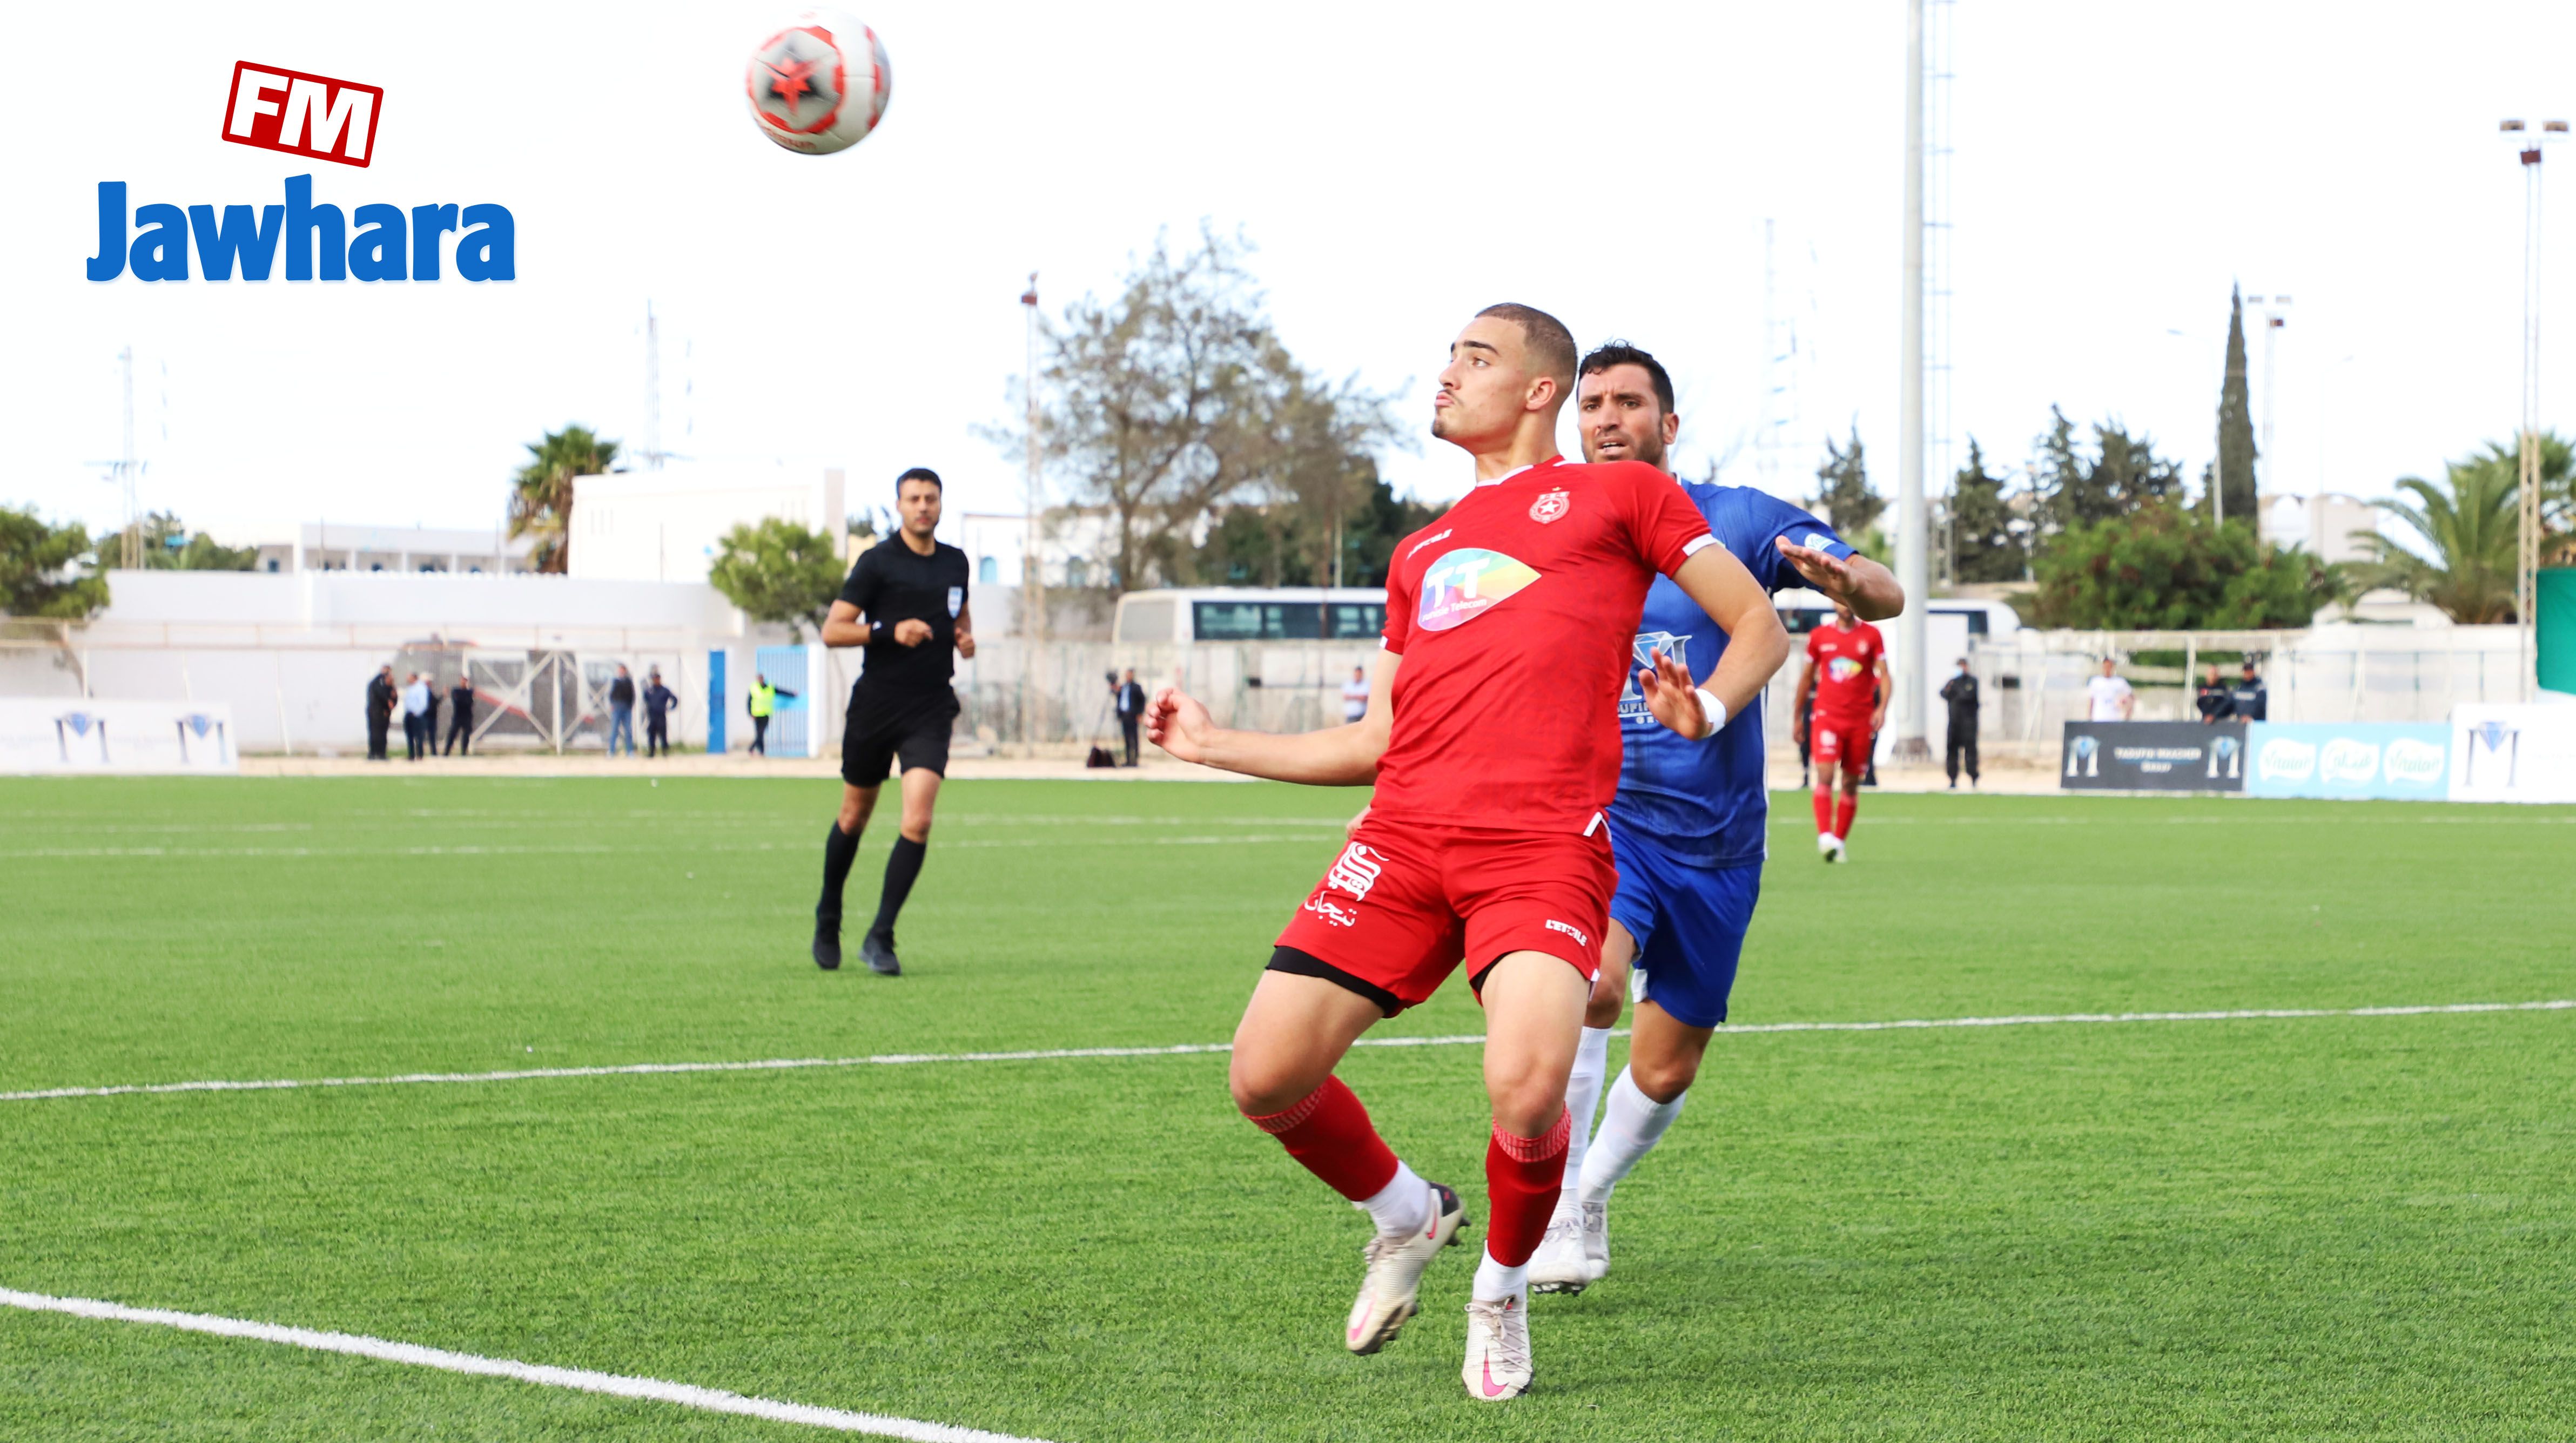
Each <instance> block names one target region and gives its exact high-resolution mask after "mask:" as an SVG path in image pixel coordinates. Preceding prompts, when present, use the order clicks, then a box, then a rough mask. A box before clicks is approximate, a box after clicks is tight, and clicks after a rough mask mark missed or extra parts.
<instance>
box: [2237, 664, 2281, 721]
mask: <svg viewBox="0 0 2576 1443" xmlns="http://www.w3.org/2000/svg"><path fill="white" fill-rule="evenodd" d="M2227 699H2228V701H2229V703H2230V704H2231V708H2232V709H2231V710H2230V711H2229V712H2228V719H2229V720H2231V721H2243V722H2258V721H2268V720H2270V718H2269V717H2268V716H2267V715H2265V714H2266V713H2267V712H2269V711H2270V710H2271V709H2272V689H2271V688H2270V687H2267V686H2265V685H2263V678H2262V677H2261V676H2259V675H2257V674H2256V673H2255V670H2254V658H2252V657H2250V656H2249V657H2247V658H2245V674H2244V675H2242V676H2240V677H2238V678H2237V679H2236V685H2234V686H2232V687H2229V688H2228V689H2227Z"/></svg>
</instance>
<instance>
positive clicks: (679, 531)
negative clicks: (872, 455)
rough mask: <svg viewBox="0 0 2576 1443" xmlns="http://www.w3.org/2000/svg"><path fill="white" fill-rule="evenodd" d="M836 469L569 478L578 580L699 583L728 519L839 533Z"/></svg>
mask: <svg viewBox="0 0 2576 1443" xmlns="http://www.w3.org/2000/svg"><path fill="white" fill-rule="evenodd" d="M843 489H844V487H843V478H842V473H841V472H840V470H839V469H837V468H834V469H830V470H816V471H790V470H786V469H783V468H782V469H773V470H767V471H762V470H757V469H742V470H721V471H720V470H712V469H707V468H700V467H681V468H677V469H673V470H668V471H619V472H614V473H612V474H610V475H606V476H580V477H576V478H574V480H573V483H572V536H571V538H570V543H571V550H572V554H571V557H570V559H569V561H568V564H567V566H566V570H567V572H568V573H569V574H570V575H571V576H573V577H574V578H576V579H579V580H592V581H677V582H702V581H705V580H706V579H707V571H708V568H710V567H711V566H713V565H714V564H715V559H716V548H717V543H718V542H720V541H721V540H722V539H723V538H724V534H725V533H726V532H728V531H730V530H732V529H733V528H734V527H736V526H740V525H747V524H751V523H754V522H759V521H763V520H766V519H768V518H770V517H777V518H779V519H780V520H784V521H792V522H794V523H795V524H797V525H799V526H802V527H805V528H806V529H808V530H812V531H822V532H827V533H829V534H830V535H832V536H835V537H837V536H840V535H841V534H842V532H843V529H844V528H845V527H846V526H847V525H848V524H849V513H848V512H847V511H845V510H843V509H842V506H843V500H844V497H843V494H842V493H843Z"/></svg>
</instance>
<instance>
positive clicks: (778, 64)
mask: <svg viewBox="0 0 2576 1443" xmlns="http://www.w3.org/2000/svg"><path fill="white" fill-rule="evenodd" d="M743 90H744V93H745V95H746V96H747V97H748V98H749V99H750V101H751V118H752V122H753V123H754V124H756V125H758V126H759V127H760V133H761V134H763V135H765V136H768V137H769V138H770V140H771V141H772V142H773V143H775V144H777V145H779V146H782V147H784V148H786V149H788V150H792V151H795V152H796V153H798V154H799V155H830V154H831V153H832V152H834V151H836V150H847V149H849V148H850V147H851V146H854V145H856V144H858V143H859V142H860V141H862V140H865V139H867V138H868V132H869V131H872V130H874V129H876V128H877V122H878V121H880V120H882V119H884V118H885V108H886V99H887V97H888V96H890V95H891V94H893V91H894V72H893V71H892V70H891V69H890V68H888V67H887V65H886V53H885V42H883V41H881V40H879V39H877V33H876V32H875V31H873V30H870V29H869V28H868V27H867V26H865V25H862V24H860V23H859V22H858V20H857V19H855V18H853V17H851V16H849V15H844V14H842V13H841V12H840V11H837V10H808V11H806V12H805V13H803V14H801V15H799V16H797V17H796V18H795V19H794V20H791V21H789V22H788V23H787V24H786V25H785V26H784V27H783V28H781V29H780V30H778V31H777V32H776V33H775V34H772V35H771V36H770V37H769V38H768V39H766V40H763V41H761V42H760V44H759V45H757V46H755V47H753V49H752V52H751V65H750V67H749V69H748V70H747V71H746V72H745V74H744V76H743Z"/></svg>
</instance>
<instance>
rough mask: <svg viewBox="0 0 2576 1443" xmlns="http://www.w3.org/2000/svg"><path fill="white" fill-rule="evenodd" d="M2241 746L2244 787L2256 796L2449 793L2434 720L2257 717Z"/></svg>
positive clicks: (2407, 798)
mask: <svg viewBox="0 0 2576 1443" xmlns="http://www.w3.org/2000/svg"><path fill="white" fill-rule="evenodd" d="M2245 745H2246V749H2247V751H2248V753H2249V754H2250V755H2251V756H2252V758H2253V760H2252V761H2251V762H2250V763H2249V764H2248V766H2247V768H2246V775H2245V790H2246V792H2247V793H2248V794H2250V795H2253V796H2257V797H2335V798H2346V797H2377V798H2382V799H2386V800H2390V801H2404V802H2438V801H2441V800H2442V799H2443V798H2445V797H2447V796H2449V795H2450V794H2451V729H2450V728H2449V727H2447V726H2443V725H2441V724H2440V723H2438V722H2426V723H2414V722H2344V723H2334V722H2256V723H2254V724H2253V726H2252V727H2251V728H2250V730H2249V734H2248V735H2247V737H2246V741H2245Z"/></svg>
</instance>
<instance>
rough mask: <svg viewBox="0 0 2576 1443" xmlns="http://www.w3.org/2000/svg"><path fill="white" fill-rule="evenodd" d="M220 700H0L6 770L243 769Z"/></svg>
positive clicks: (1, 766) (0, 758)
mask: <svg viewBox="0 0 2576 1443" xmlns="http://www.w3.org/2000/svg"><path fill="white" fill-rule="evenodd" d="M239 761H240V759H239V757H237V756H236V755H235V754H234V752H233V717H232V709H231V708H230V707H227V706H225V705H223V704H222V703H220V702H210V703H206V704H204V705H199V704H196V703H193V702H158V701H90V700H87V699H84V698H79V697H63V698H53V697H46V698H30V697H7V698H0V773H7V772H15V773H28V772H38V773H43V772H54V773H68V772H129V773H137V772H218V773H231V772H237V771H239V770H240V766H239Z"/></svg>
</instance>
